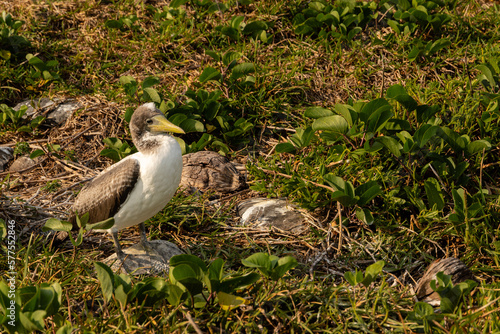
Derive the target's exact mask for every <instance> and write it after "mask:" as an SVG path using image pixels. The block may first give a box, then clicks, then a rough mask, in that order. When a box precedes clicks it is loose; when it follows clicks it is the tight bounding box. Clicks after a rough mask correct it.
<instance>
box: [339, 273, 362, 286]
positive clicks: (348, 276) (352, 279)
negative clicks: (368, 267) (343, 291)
mask: <svg viewBox="0 0 500 334" xmlns="http://www.w3.org/2000/svg"><path fill="white" fill-rule="evenodd" d="M344 278H345V280H346V281H347V282H349V284H350V285H352V286H356V285H358V284H359V283H361V282H362V281H363V273H362V272H361V271H358V270H356V272H352V271H347V272H345V273H344Z"/></svg>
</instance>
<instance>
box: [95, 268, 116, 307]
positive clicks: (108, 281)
mask: <svg viewBox="0 0 500 334" xmlns="http://www.w3.org/2000/svg"><path fill="white" fill-rule="evenodd" d="M94 267H95V269H96V271H97V278H98V279H99V283H100V284H101V290H102V295H103V297H104V300H105V301H106V302H109V300H110V299H111V297H112V296H113V291H114V287H113V281H114V279H113V277H114V274H113V272H112V271H111V269H110V268H109V267H108V266H107V265H105V264H104V263H101V262H95V263H94Z"/></svg>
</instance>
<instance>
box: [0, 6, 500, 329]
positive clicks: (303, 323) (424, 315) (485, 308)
mask: <svg viewBox="0 0 500 334" xmlns="http://www.w3.org/2000/svg"><path fill="white" fill-rule="evenodd" d="M0 4H1V6H0V11H2V15H1V17H0V143H2V146H3V145H7V146H9V145H10V147H13V148H14V149H15V150H14V152H15V155H16V156H20V155H29V156H31V157H32V158H34V159H39V160H37V161H38V162H40V161H41V162H40V164H41V165H42V166H43V168H41V167H36V168H35V169H33V170H32V171H31V172H28V173H31V174H26V175H24V174H14V173H8V172H2V173H1V177H2V181H1V188H0V200H1V203H0V207H1V208H2V209H1V211H0V236H1V239H2V252H3V253H5V254H8V251H9V248H8V247H9V246H10V245H9V244H8V233H9V232H8V228H9V227H8V226H9V221H11V220H15V221H16V224H17V228H16V233H18V235H17V239H16V242H15V247H12V249H13V250H15V251H14V254H15V256H14V257H15V269H16V276H15V277H16V280H15V281H16V282H17V283H16V288H17V290H16V294H15V298H14V299H11V298H10V297H9V294H10V293H11V291H10V286H9V281H8V279H9V277H10V276H8V272H9V271H12V270H10V269H9V268H10V267H9V266H10V263H9V260H8V258H7V257H1V258H0V269H1V271H2V274H1V280H0V326H2V330H5V331H9V332H15V331H18V332H21V333H22V332H26V333H31V332H36V331H38V332H48V333H61V334H62V333H74V332H77V333H107V332H117V331H118V332H127V333H143V332H146V331H157V332H165V333H167V332H172V333H181V332H210V333H213V332H218V333H240V332H248V333H255V332H264V333H267V332H286V333H296V332H300V333H303V332H308V333H314V332H321V333H346V332H349V333H358V332H359V333H367V332H368V333H380V332H404V333H415V332H425V333H475V332H478V333H494V332H498V331H500V319H499V317H498V314H500V283H499V279H500V239H499V238H500V224H499V222H500V210H499V194H500V193H499V189H500V184H499V179H500V175H499V172H498V171H499V169H498V166H499V162H498V160H499V154H498V153H499V149H500V148H499V145H500V142H499V139H498V138H499V134H500V131H499V130H500V122H499V119H500V117H499V116H500V104H499V101H500V61H499V59H500V44H499V42H500V31H499V29H500V28H499V25H498V17H499V15H500V6H499V4H498V3H497V2H495V1H454V0H435V1H424V0H414V1H407V0H380V1H354V0H336V1H303V0H293V1H275V2H269V1H259V0H254V1H251V0H245V1H236V0H224V1H210V0H203V1H201V0H175V1H133V0H115V1H104V0H102V1H100V0H79V1H71V2H68V1H56V0H55V1H35V2H32V1H27V0H19V1H14V2H12V1H2V0H0ZM56 96H63V97H71V98H77V99H78V98H79V99H84V98H85V99H87V100H86V101H89V100H91V101H92V103H93V104H92V105H97V106H98V107H92V108H83V109H81V110H78V111H77V112H76V113H75V114H74V115H73V121H70V122H68V123H67V124H66V125H65V126H64V127H55V128H54V127H51V126H50V125H49V124H46V115H34V116H27V115H26V111H27V108H26V107H23V108H21V109H19V110H17V111H16V110H14V109H13V107H14V105H15V104H16V103H18V102H21V101H23V100H25V99H28V98H33V99H40V98H42V97H56ZM145 102H154V103H155V104H156V106H157V107H158V108H159V109H160V110H161V111H162V112H164V113H165V115H166V116H167V118H168V119H169V120H170V121H172V122H173V123H174V124H176V125H179V126H181V127H182V128H183V129H184V130H185V131H186V135H183V136H182V138H181V139H179V143H180V145H181V148H182V150H183V153H192V152H197V151H202V150H213V151H217V152H219V153H221V154H223V155H226V156H227V157H229V158H230V159H231V160H237V161H240V162H242V163H244V164H245V167H246V170H247V173H248V184H249V190H244V192H242V193H238V194H236V195H234V196H228V197H223V198H220V199H219V202H217V203H216V204H214V201H213V197H210V196H211V195H212V194H204V195H201V196H197V195H192V196H188V195H186V194H185V193H178V194H177V195H176V196H175V197H174V198H173V199H172V201H171V203H169V204H168V205H167V207H166V208H165V209H164V210H163V211H161V212H160V213H158V214H157V215H156V216H155V217H154V218H152V219H150V220H149V221H148V222H147V226H148V228H149V230H150V237H151V238H152V239H155V238H156V239H164V240H169V241H172V242H174V243H176V244H178V245H179V246H180V247H182V248H183V249H184V250H185V251H186V254H184V255H180V256H177V257H174V258H172V260H171V262H170V264H171V269H170V272H169V274H168V275H166V276H158V277H143V276H139V277H133V276H130V275H125V274H118V273H113V272H112V271H111V269H110V268H109V267H108V266H107V265H105V264H103V263H102V259H103V258H104V257H103V255H105V254H111V253H112V242H111V241H110V240H107V237H104V236H101V235H100V234H93V233H92V232H88V231H89V230H91V229H92V228H95V226H86V220H85V217H82V218H81V220H79V223H80V227H81V228H80V232H79V233H78V235H77V237H76V238H71V240H70V242H71V243H67V246H66V247H55V246H54V245H52V243H53V242H54V241H53V240H52V239H50V238H48V237H46V235H44V234H42V233H40V231H41V229H42V227H43V226H45V228H44V230H57V231H67V230H68V229H69V228H70V227H69V226H68V225H67V223H65V222H64V214H65V212H66V211H67V209H68V205H69V204H70V201H71V198H74V197H73V196H74V193H75V192H77V191H78V189H79V188H78V187H76V188H75V187H73V185H74V184H77V183H80V182H82V180H84V179H85V178H87V177H88V176H90V175H88V174H86V173H87V172H88V170H90V169H102V168H104V167H106V166H108V165H109V164H111V163H112V162H115V161H119V160H121V159H123V158H124V157H125V156H127V155H129V154H132V153H134V152H136V149H135V147H133V145H132V141H131V138H130V133H129V132H128V131H129V130H128V122H129V121H130V117H131V114H132V112H133V110H134V109H135V108H136V107H137V106H138V105H139V104H142V103H145ZM110 106H112V107H110ZM98 125H102V127H99V128H98V130H97V129H96V128H94V127H95V126H98ZM77 141H78V145H77V144H75V143H76V142H77ZM54 166H56V167H57V168H56V167H54ZM68 170H71V171H72V172H71V173H70V172H68ZM64 172H66V174H64ZM83 175H85V176H83ZM248 194H251V195H252V196H251V197H258V196H261V197H265V196H268V197H272V198H276V197H286V198H287V199H288V201H290V202H291V203H294V204H295V205H297V206H299V207H300V208H301V210H304V211H307V213H308V214H309V215H311V216H312V217H313V218H314V221H315V224H313V225H312V226H310V228H309V229H308V230H307V231H306V232H305V233H303V234H300V235H292V234H288V233H283V232H280V231H274V230H273V231H255V230H252V229H242V228H241V227H235V226H234V221H235V220H237V219H236V218H235V210H234V207H235V204H236V203H237V201H238V200H239V199H241V198H246V197H245V196H247V197H248V196H249V195H248ZM20 212H22V213H20ZM41 212H45V213H46V216H45V220H44V221H43V222H42V220H40V218H33V217H40V215H41ZM47 218H51V219H49V221H48V222H47V223H46V222H45V221H46V220H47ZM131 230H132V229H131ZM123 234H126V236H127V237H125V238H124V237H122V238H121V239H129V240H138V236H137V233H134V232H133V230H132V231H124V232H123ZM96 236H98V237H96ZM98 238H100V239H99V240H96V239H98ZM131 243H132V242H131ZM449 256H454V257H457V258H460V259H461V260H462V261H463V262H464V263H465V264H466V265H467V266H468V267H469V268H470V269H471V271H472V273H473V274H474V275H475V277H476V279H477V280H476V281H465V282H462V283H457V284H454V283H453V282H452V281H451V278H450V276H448V275H444V274H443V273H441V274H438V275H437V276H436V280H435V281H434V282H433V283H432V284H431V287H432V289H433V290H434V291H436V292H437V295H438V298H439V299H440V301H441V306H440V307H433V306H431V305H430V304H428V303H426V302H423V301H417V300H415V298H414V295H413V291H412V289H413V287H414V285H415V281H416V280H418V279H419V278H420V277H421V276H422V274H423V271H424V270H425V268H426V267H427V266H428V265H429V264H430V263H431V262H433V261H434V260H435V259H441V258H445V257H449ZM11 300H14V305H15V310H16V311H15V317H16V319H19V321H18V322H17V323H16V326H15V327H12V326H10V327H9V324H8V322H9V321H10V318H9V317H8V315H9V313H8V308H9V306H10V303H11Z"/></svg>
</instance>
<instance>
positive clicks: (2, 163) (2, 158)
mask: <svg viewBox="0 0 500 334" xmlns="http://www.w3.org/2000/svg"><path fill="white" fill-rule="evenodd" d="M12 159H14V149H13V148H12V147H0V172H3V171H4V170H5V167H6V166H7V164H8V163H9V162H10V161H11V160H12Z"/></svg>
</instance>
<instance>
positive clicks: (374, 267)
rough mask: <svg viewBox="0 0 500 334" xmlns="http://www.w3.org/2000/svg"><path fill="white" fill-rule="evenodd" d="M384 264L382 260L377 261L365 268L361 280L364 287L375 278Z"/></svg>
mask: <svg viewBox="0 0 500 334" xmlns="http://www.w3.org/2000/svg"><path fill="white" fill-rule="evenodd" d="M384 265H385V262H384V261H377V262H375V263H374V264H371V265H369V266H368V267H367V268H366V270H365V277H364V279H363V280H362V281H361V284H363V285H364V286H365V287H368V286H369V285H370V284H371V283H372V282H373V281H374V280H375V278H376V277H377V276H378V275H379V274H380V273H381V272H382V269H383V268H384Z"/></svg>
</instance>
